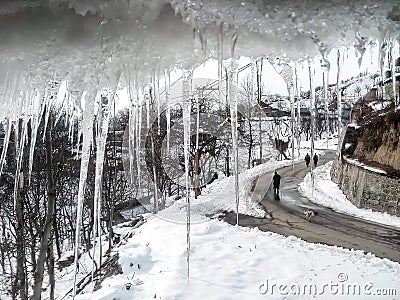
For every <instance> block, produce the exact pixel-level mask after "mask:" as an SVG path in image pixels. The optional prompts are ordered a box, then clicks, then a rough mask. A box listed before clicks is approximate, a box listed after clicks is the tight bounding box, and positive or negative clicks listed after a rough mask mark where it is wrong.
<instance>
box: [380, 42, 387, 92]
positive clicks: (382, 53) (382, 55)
mask: <svg viewBox="0 0 400 300" xmlns="http://www.w3.org/2000/svg"><path fill="white" fill-rule="evenodd" d="M386 49H387V43H386V41H384V40H381V41H380V50H379V69H380V73H381V81H382V82H381V96H382V100H385V77H384V76H383V70H384V68H385V58H386Z"/></svg>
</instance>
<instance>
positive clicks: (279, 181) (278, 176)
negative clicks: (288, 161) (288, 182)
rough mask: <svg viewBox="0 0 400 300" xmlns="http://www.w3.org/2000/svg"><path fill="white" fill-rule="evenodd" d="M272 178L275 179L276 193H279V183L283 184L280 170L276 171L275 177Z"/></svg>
mask: <svg viewBox="0 0 400 300" xmlns="http://www.w3.org/2000/svg"><path fill="white" fill-rule="evenodd" d="M272 180H273V181H274V193H275V195H278V194H279V185H280V184H281V175H279V174H278V172H276V171H275V174H274V177H272Z"/></svg>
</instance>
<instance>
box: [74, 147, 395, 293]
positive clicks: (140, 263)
mask: <svg viewBox="0 0 400 300" xmlns="http://www.w3.org/2000/svg"><path fill="white" fill-rule="evenodd" d="M304 151H309V150H307V149H304ZM287 163H290V161H289V162H279V163H276V162H275V163H274V162H271V163H269V164H265V165H261V166H258V167H256V168H254V169H252V170H249V171H246V172H244V173H242V174H241V176H240V179H241V180H240V181H241V183H240V190H241V200H242V204H241V206H240V211H241V212H244V213H250V214H253V215H257V214H258V213H259V211H258V209H254V207H253V206H252V205H250V206H248V204H249V199H248V198H246V197H250V196H249V191H250V185H251V182H252V180H253V179H254V178H255V177H256V176H257V175H258V174H261V173H264V172H267V171H270V170H273V169H275V168H279V167H281V166H283V165H285V164H287ZM325 168H328V167H325ZM321 169H322V168H319V169H317V170H318V171H317V173H319V172H320V170H321ZM325 172H327V171H325ZM250 198H251V197H250ZM246 199H247V201H246ZM184 204H185V202H184V200H181V201H176V202H175V203H173V204H171V206H170V207H169V208H167V209H165V210H164V211H162V212H160V213H159V214H158V215H152V214H147V215H145V219H146V222H145V223H144V224H143V225H142V226H140V227H138V228H135V229H133V228H131V227H121V226H119V227H118V228H116V229H115V230H116V232H118V233H120V234H121V236H131V237H130V238H128V239H126V240H124V241H123V242H122V244H121V245H120V246H119V247H117V248H115V249H114V250H113V253H117V252H118V254H119V260H118V261H119V264H120V265H121V267H122V271H123V273H122V274H119V275H114V276H112V277H109V278H107V279H105V281H104V282H103V283H102V288H101V289H100V290H98V291H95V292H94V293H93V294H92V293H90V291H89V290H86V292H87V293H86V294H83V295H79V296H78V297H77V299H81V300H83V299H120V300H124V299H310V298H315V299H343V298H346V299H347V298H356V299H364V298H366V297H368V298H371V299H396V298H397V297H399V294H400V282H399V280H398V278H399V276H400V264H399V263H396V262H392V261H390V260H388V259H381V258H377V257H375V256H374V255H373V254H365V253H364V252H363V251H358V250H357V251H356V250H347V249H343V248H340V247H333V246H326V245H322V244H313V243H307V242H305V241H303V240H301V239H299V238H296V237H293V236H289V237H284V236H281V235H279V234H275V233H270V232H261V231H259V230H258V229H257V228H255V229H249V228H242V227H235V226H231V225H229V224H227V223H225V222H223V221H218V220H217V219H210V218H208V217H206V215H210V214H212V213H215V212H218V211H221V210H223V209H230V208H234V205H235V200H234V192H233V181H232V179H231V178H221V179H219V180H217V181H215V182H214V183H213V184H211V185H209V186H208V187H206V189H205V190H203V194H202V195H201V196H200V197H199V199H197V200H193V199H192V204H191V208H192V214H191V218H192V221H193V222H192V225H191V250H190V277H189V278H190V279H189V281H188V280H187V261H186V259H187V257H186V250H187V244H186V226H185V225H184V221H185V220H186V207H185V205H184ZM246 204H247V205H246ZM171 221H173V222H171ZM181 221H182V222H181Z"/></svg>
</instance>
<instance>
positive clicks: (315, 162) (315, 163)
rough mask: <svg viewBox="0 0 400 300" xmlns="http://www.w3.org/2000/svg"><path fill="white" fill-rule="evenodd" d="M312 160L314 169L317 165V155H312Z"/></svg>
mask: <svg viewBox="0 0 400 300" xmlns="http://www.w3.org/2000/svg"><path fill="white" fill-rule="evenodd" d="M313 160H314V167H316V166H317V163H318V155H317V153H315V154H314V157H313Z"/></svg>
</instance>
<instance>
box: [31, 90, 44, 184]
mask: <svg viewBox="0 0 400 300" xmlns="http://www.w3.org/2000/svg"><path fill="white" fill-rule="evenodd" d="M41 107H44V105H41V99H40V94H39V93H35V95H34V96H32V112H33V114H32V117H31V143H30V149H29V171H28V182H29V184H30V182H31V174H32V168H33V155H34V153H35V145H36V138H37V132H38V130H39V125H40V121H41V119H42V116H43V112H42V109H41ZM43 135H44V134H43Z"/></svg>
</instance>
